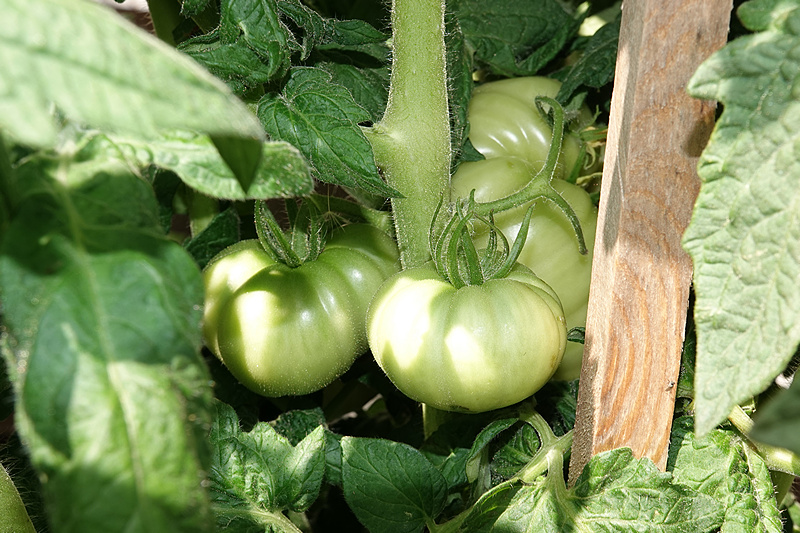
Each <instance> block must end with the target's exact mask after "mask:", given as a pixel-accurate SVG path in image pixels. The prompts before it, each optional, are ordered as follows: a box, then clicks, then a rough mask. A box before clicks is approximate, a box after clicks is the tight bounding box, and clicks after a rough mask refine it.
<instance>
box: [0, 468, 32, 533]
mask: <svg viewBox="0 0 800 533" xmlns="http://www.w3.org/2000/svg"><path fill="white" fill-rule="evenodd" d="M0 511H2V512H3V518H2V524H0V531H2V532H3V533H36V530H35V529H34V527H33V524H32V523H31V519H30V517H29V516H28V511H27V510H26V509H25V504H23V503H22V498H20V497H19V492H17V488H16V487H15V486H14V481H13V480H12V479H11V477H10V476H9V475H8V472H6V470H5V468H3V465H2V464H0Z"/></svg>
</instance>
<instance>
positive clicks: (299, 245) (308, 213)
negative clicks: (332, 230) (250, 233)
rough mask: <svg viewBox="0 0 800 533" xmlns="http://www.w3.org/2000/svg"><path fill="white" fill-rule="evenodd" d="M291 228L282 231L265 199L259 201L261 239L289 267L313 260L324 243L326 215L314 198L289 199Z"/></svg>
mask: <svg viewBox="0 0 800 533" xmlns="http://www.w3.org/2000/svg"><path fill="white" fill-rule="evenodd" d="M285 205H286V213H287V215H288V218H289V229H288V230H287V231H285V232H284V231H283V229H282V228H281V226H280V224H279V223H278V221H277V220H276V219H275V215H274V214H273V213H272V211H271V210H270V209H269V207H268V206H267V203H266V202H265V201H263V200H259V201H257V202H256V207H255V226H256V233H257V234H258V240H259V242H260V243H261V246H262V247H263V248H264V251H265V252H267V254H269V256H270V257H271V258H272V259H274V260H275V261H278V262H280V263H283V264H284V265H286V266H288V267H290V268H297V267H299V266H300V265H302V264H303V263H306V262H308V261H313V260H314V259H316V258H317V257H319V254H320V253H322V250H323V248H324V247H325V231H324V227H325V224H324V215H323V214H322V213H320V211H319V209H318V208H317V206H316V204H315V203H314V202H307V201H303V202H302V203H299V202H298V201H297V200H287V201H286V203H285Z"/></svg>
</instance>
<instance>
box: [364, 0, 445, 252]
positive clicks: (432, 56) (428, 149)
mask: <svg viewBox="0 0 800 533" xmlns="http://www.w3.org/2000/svg"><path fill="white" fill-rule="evenodd" d="M365 133H366V134H367V136H368V138H369V139H370V142H371V143H372V147H373V150H374V152H375V160H376V162H377V164H378V167H379V168H380V169H381V171H382V173H383V175H384V177H385V178H386V181H387V182H388V184H389V185H390V186H392V187H394V188H395V189H397V190H398V191H400V193H401V194H402V195H403V198H395V199H393V201H392V208H393V211H394V216H395V228H396V232H397V241H398V245H399V247H400V257H401V262H402V264H403V267H404V268H406V267H410V266H416V265H420V264H422V263H424V262H425V261H427V260H428V259H430V250H429V247H428V230H429V228H430V224H431V219H432V217H433V213H434V211H435V209H436V204H437V203H438V202H439V199H440V198H441V197H442V195H443V194H444V195H447V191H448V186H449V179H450V122H449V118H448V109H447V74H446V60H445V46H444V2H443V1H441V0H393V1H392V72H391V78H390V86H389V100H388V103H387V106H386V111H385V113H384V116H383V118H382V119H381V121H380V122H379V123H378V124H376V125H375V126H373V127H372V128H368V129H367V130H366V131H365Z"/></svg>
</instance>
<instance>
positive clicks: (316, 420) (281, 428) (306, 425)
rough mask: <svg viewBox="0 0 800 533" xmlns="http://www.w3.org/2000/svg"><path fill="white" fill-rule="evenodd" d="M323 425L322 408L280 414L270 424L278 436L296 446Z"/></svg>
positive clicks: (323, 415)
mask: <svg viewBox="0 0 800 533" xmlns="http://www.w3.org/2000/svg"><path fill="white" fill-rule="evenodd" d="M324 424H325V413H324V412H323V410H322V408H320V407H316V408H314V409H303V410H293V411H287V412H285V413H282V414H281V415H280V416H279V417H278V418H276V419H275V421H274V422H273V423H272V427H274V428H275V431H277V432H278V434H280V435H283V436H284V437H286V439H287V440H288V441H289V442H290V443H291V444H292V446H297V444H298V443H299V442H300V441H302V440H303V439H304V438H306V437H307V436H308V435H310V434H311V433H312V432H313V431H314V430H315V429H317V427H318V426H322V425H324Z"/></svg>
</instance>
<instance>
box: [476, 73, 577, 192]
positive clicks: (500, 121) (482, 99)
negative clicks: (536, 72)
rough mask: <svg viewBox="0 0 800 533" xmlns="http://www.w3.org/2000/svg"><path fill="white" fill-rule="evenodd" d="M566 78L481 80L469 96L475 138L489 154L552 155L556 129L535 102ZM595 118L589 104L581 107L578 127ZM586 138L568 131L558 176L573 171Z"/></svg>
mask: <svg viewBox="0 0 800 533" xmlns="http://www.w3.org/2000/svg"><path fill="white" fill-rule="evenodd" d="M560 88H561V82H559V81H557V80H553V79H550V78H544V77H540V76H528V77H523V78H510V79H506V80H498V81H492V82H489V83H484V84H483V85H479V86H478V87H476V88H475V90H473V91H472V96H471V98H470V101H469V109H468V120H469V140H470V141H471V142H472V145H473V146H474V147H475V148H476V149H477V150H478V151H479V152H480V153H481V154H482V155H483V156H484V157H485V158H486V159H494V158H496V157H504V156H511V157H518V158H520V159H522V160H523V161H528V162H531V163H534V164H538V166H537V170H538V169H539V168H541V166H542V164H544V161H545V160H546V159H547V152H548V150H549V149H550V140H551V137H552V135H553V130H552V129H551V128H550V126H549V125H548V124H547V122H545V120H544V118H542V116H541V114H540V113H539V111H538V109H537V108H536V105H535V103H534V102H535V98H536V97H537V96H549V97H551V98H555V96H556V94H558V90H559V89H560ZM591 123H592V115H591V113H590V111H589V109H588V108H586V107H584V108H582V109H581V111H580V115H579V117H578V120H577V125H576V128H577V129H580V128H582V127H584V126H587V125H589V124H591ZM581 149H582V148H581V143H580V141H579V140H578V139H577V138H576V137H575V136H574V135H571V134H567V135H565V136H564V143H563V147H562V149H561V157H560V158H559V165H558V169H557V170H558V177H562V178H563V177H565V175H567V174H569V173H570V172H571V171H572V168H573V167H574V166H575V164H576V162H577V161H578V158H579V156H580V153H581Z"/></svg>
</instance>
